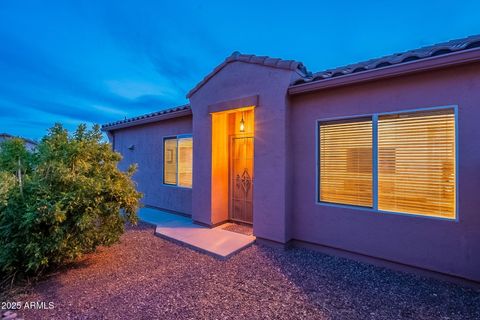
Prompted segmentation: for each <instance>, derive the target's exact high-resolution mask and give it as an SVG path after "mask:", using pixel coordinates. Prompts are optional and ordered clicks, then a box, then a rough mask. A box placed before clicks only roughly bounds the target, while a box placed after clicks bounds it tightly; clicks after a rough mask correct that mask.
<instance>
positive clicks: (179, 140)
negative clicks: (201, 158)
mask: <svg viewBox="0 0 480 320" xmlns="http://www.w3.org/2000/svg"><path fill="white" fill-rule="evenodd" d="M163 151H164V152H163V183H164V184H169V185H178V186H181V187H188V188H191V187H192V163H193V139H192V137H172V138H165V139H164V142H163Z"/></svg>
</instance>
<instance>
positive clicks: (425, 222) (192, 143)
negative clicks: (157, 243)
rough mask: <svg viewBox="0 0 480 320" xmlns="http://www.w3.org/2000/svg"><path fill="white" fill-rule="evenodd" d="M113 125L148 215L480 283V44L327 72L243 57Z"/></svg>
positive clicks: (468, 41) (456, 44)
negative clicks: (153, 108)
mask: <svg viewBox="0 0 480 320" xmlns="http://www.w3.org/2000/svg"><path fill="white" fill-rule="evenodd" d="M187 98H188V99H189V104H187V105H183V106H178V107H175V108H171V109H167V110H162V111H159V112H155V113H152V114H147V115H143V116H138V117H135V118H131V119H126V120H122V121H117V122H114V123H109V124H105V125H104V126H103V130H104V131H106V132H107V133H108V136H109V139H110V141H111V143H112V145H113V148H114V149H115V150H116V151H118V152H120V153H121V154H122V155H123V160H122V162H121V166H122V167H126V166H128V165H129V164H130V163H137V164H138V172H137V173H136V175H135V180H136V181H137V183H138V186H139V189H140V191H142V192H143V193H144V194H145V198H144V203H145V205H148V206H152V207H157V208H160V209H163V210H168V211H172V212H176V213H180V214H183V215H188V216H190V217H191V219H192V220H193V221H195V222H197V223H199V224H202V225H206V226H210V227H212V226H216V225H219V224H222V223H224V222H226V221H229V220H234V221H239V222H241V223H249V224H251V225H252V226H253V232H254V235H255V236H256V237H257V239H259V240H264V241H269V242H272V243H280V244H289V243H294V244H302V243H303V244H312V245H315V246H318V247H320V248H332V249H335V250H341V251H345V252H349V253H352V254H355V255H358V256H367V257H372V258H377V259H381V260H386V261H390V262H395V263H398V264H402V265H408V266H413V267H417V268H421V269H426V270H430V271H435V272H439V273H442V274H447V275H452V276H456V277H460V278H464V279H469V280H474V281H480V210H479V208H480V196H479V195H480V193H479V190H480V143H479V141H480V130H479V129H478V127H479V125H478V123H479V121H480V109H479V108H480V36H471V37H468V38H465V39H459V40H454V41H450V42H446V43H442V44H437V45H433V46H429V47H424V48H420V49H416V50H411V51H407V52H404V53H400V54H393V55H390V56H386V57H382V58H379V59H372V60H369V61H366V62H362V63H357V64H353V65H348V66H345V67H340V68H336V69H332V70H326V71H322V72H317V73H311V72H309V71H307V69H306V67H305V66H304V65H303V64H302V63H300V62H297V61H292V60H281V59H273V58H269V57H260V56H255V55H244V54H240V53H238V52H235V53H233V54H232V55H231V56H229V57H228V58H227V59H226V60H225V61H224V62H222V63H221V64H220V65H219V66H217V67H216V68H215V69H214V70H213V71H212V72H211V73H210V74H208V75H207V76H206V77H205V78H204V79H203V80H202V81H200V83H198V84H197V86H195V87H194V88H193V89H192V90H191V91H190V92H189V93H188V94H187Z"/></svg>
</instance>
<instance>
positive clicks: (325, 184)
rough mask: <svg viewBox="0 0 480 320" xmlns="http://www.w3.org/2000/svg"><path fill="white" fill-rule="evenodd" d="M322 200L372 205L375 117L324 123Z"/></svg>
mask: <svg viewBox="0 0 480 320" xmlns="http://www.w3.org/2000/svg"><path fill="white" fill-rule="evenodd" d="M319 131H320V132H319V137H320V141H319V143H320V145H319V149H320V177H319V178H320V201H323V202H331V203H339V204H348V205H356V206H366V207H371V206H372V120H371V119H370V118H368V119H357V120H348V121H336V122H326V123H321V124H320V128H319Z"/></svg>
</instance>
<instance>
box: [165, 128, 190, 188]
mask: <svg viewBox="0 0 480 320" xmlns="http://www.w3.org/2000/svg"><path fill="white" fill-rule="evenodd" d="M185 138H192V154H193V135H192V134H191V133H185V134H177V135H169V136H163V139H162V185H163V186H165V187H173V188H182V189H192V188H193V181H192V186H190V187H187V186H181V185H179V184H178V180H179V179H178V140H179V139H185ZM173 139H175V140H177V145H176V148H177V152H176V168H177V169H176V183H175V184H173V183H166V182H165V141H166V140H173ZM192 176H193V158H192ZM192 180H193V179H192Z"/></svg>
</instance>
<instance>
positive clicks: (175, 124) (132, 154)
mask: <svg viewBox="0 0 480 320" xmlns="http://www.w3.org/2000/svg"><path fill="white" fill-rule="evenodd" d="M191 133H192V117H191V116H184V117H180V118H173V119H168V120H163V121H160V122H156V123H151V124H146V125H142V126H136V127H130V128H125V129H120V130H117V131H114V132H113V135H114V138H113V140H114V145H115V150H116V151H118V152H120V153H121V154H122V155H123V160H122V161H121V163H120V168H121V169H122V170H125V169H126V168H127V167H128V166H129V165H130V164H132V163H137V164H138V170H137V172H136V173H135V175H134V180H135V181H136V182H137V184H138V190H139V191H141V192H143V194H144V198H143V199H142V202H143V203H144V204H145V205H150V206H154V207H158V208H162V209H168V210H172V211H177V212H180V213H184V214H191V213H192V189H190V188H182V187H176V186H168V185H164V184H163V138H164V137H166V136H174V135H179V134H191ZM194 141H195V138H194ZM131 145H134V146H135V147H134V150H129V149H128V148H129V147H130V146H131ZM194 149H195V142H194Z"/></svg>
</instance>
